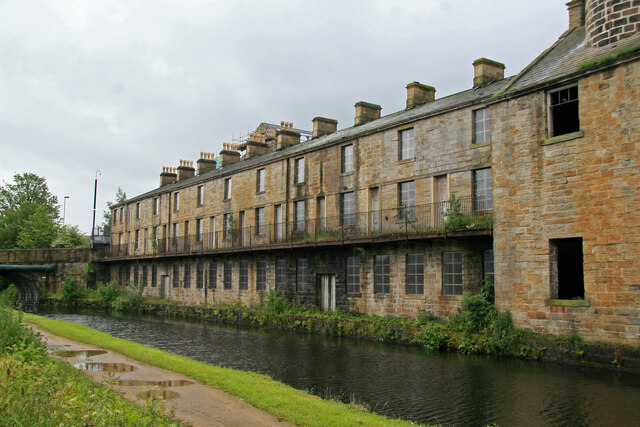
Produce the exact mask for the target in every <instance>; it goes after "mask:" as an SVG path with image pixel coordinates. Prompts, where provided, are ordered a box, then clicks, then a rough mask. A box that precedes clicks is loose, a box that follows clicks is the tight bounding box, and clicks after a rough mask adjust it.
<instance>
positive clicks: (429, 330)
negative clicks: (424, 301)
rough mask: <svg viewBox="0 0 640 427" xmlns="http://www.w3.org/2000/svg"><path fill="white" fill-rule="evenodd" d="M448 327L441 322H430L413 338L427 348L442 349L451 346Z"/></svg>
mask: <svg viewBox="0 0 640 427" xmlns="http://www.w3.org/2000/svg"><path fill="white" fill-rule="evenodd" d="M446 329H447V327H446V326H445V325H443V324H441V323H437V322H430V323H428V324H426V325H424V326H423V327H422V329H420V330H419V331H418V332H417V333H416V335H415V336H414V338H413V340H412V341H413V342H415V343H419V344H422V345H423V346H424V348H426V349H427V350H440V349H444V348H447V347H448V346H449V337H448V335H447V333H446Z"/></svg>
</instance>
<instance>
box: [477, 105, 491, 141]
mask: <svg viewBox="0 0 640 427" xmlns="http://www.w3.org/2000/svg"><path fill="white" fill-rule="evenodd" d="M490 124H491V122H490V121H489V109H488V108H483V109H482V110H476V111H474V112H473V142H474V143H475V144H479V143H481V142H489V141H491V126H490Z"/></svg>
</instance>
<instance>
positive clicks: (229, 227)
mask: <svg viewBox="0 0 640 427" xmlns="http://www.w3.org/2000/svg"><path fill="white" fill-rule="evenodd" d="M232 222H233V217H232V215H231V214H230V213H228V214H224V238H225V239H230V238H231V235H232V233H233V223H232Z"/></svg>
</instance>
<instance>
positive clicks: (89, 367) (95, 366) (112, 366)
mask: <svg viewBox="0 0 640 427" xmlns="http://www.w3.org/2000/svg"><path fill="white" fill-rule="evenodd" d="M73 366H74V367H75V368H78V369H80V370H82V371H101V372H102V371H104V372H131V371H133V370H134V369H136V368H135V366H133V365H129V364H127V363H76V364H75V365H73Z"/></svg>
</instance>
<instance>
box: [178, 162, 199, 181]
mask: <svg viewBox="0 0 640 427" xmlns="http://www.w3.org/2000/svg"><path fill="white" fill-rule="evenodd" d="M195 174H196V170H195V169H194V167H193V162H192V161H191V160H180V166H178V181H181V180H183V179H186V178H191V177H192V176H194V175H195Z"/></svg>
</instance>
